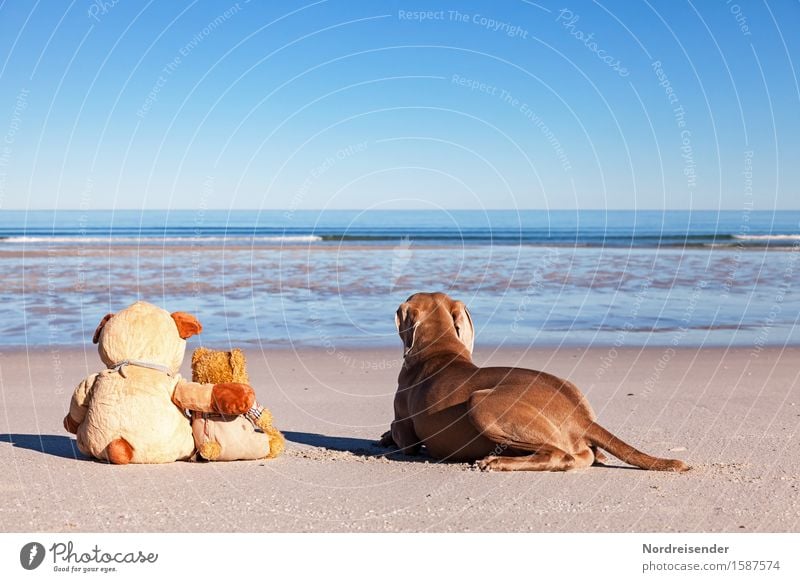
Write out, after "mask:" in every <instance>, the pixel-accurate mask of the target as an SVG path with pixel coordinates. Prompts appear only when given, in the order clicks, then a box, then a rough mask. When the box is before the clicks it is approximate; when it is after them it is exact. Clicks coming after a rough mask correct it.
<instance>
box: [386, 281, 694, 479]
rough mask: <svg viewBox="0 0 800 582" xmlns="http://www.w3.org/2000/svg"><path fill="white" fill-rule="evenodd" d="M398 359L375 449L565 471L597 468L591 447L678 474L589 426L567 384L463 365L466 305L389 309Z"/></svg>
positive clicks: (415, 303)
mask: <svg viewBox="0 0 800 582" xmlns="http://www.w3.org/2000/svg"><path fill="white" fill-rule="evenodd" d="M395 323H396V324H397V330H398V332H399V334H400V338H401V339H402V340H403V346H404V348H405V356H404V363H403V368H402V370H401V371H400V376H399V378H398V388H397V394H396V395H395V399H394V414H395V419H394V421H393V422H392V427H391V430H390V431H389V432H387V433H385V434H384V435H383V437H382V438H381V444H382V445H383V446H396V447H398V448H399V449H400V450H401V451H403V452H405V453H412V454H413V453H415V452H416V451H417V450H418V449H419V447H420V446H421V445H423V444H424V445H425V447H426V448H427V450H428V453H429V454H430V455H432V456H433V457H436V458H438V459H447V460H453V461H456V460H458V461H472V460H480V461H479V466H480V468H481V469H485V470H494V471H567V470H569V469H579V468H583V467H588V466H589V465H591V464H592V463H594V462H595V461H602V460H603V456H602V453H600V452H599V451H598V450H597V449H598V448H601V449H604V450H606V451H608V452H610V453H612V454H613V455H614V456H616V457H619V458H620V459H622V460H623V461H625V462H626V463H630V464H631V465H635V466H637V467H641V468H642V469H649V470H653V471H686V470H688V469H689V467H688V466H687V465H686V464H685V463H683V462H682V461H678V460H673V459H659V458H656V457H651V456H650V455H646V454H645V453H642V452H641V451H638V450H636V449H635V448H633V447H632V446H630V445H628V444H626V443H624V442H622V441H621V440H620V439H618V438H617V437H615V436H614V435H613V434H611V433H610V432H608V431H607V430H606V429H604V428H603V427H602V426H600V425H599V424H597V423H596V422H595V418H596V417H595V414H594V412H593V411H592V409H591V407H590V406H589V403H588V402H587V401H586V399H585V398H584V396H583V394H581V392H580V391H579V390H578V388H577V387H576V386H574V385H573V384H571V383H570V382H567V381H566V380H562V379H560V378H557V377H555V376H551V375H550V374H546V373H544V372H536V371H534V370H525V369H522V368H479V367H477V366H476V365H475V364H473V363H472V346H473V339H474V328H473V325H472V319H471V318H470V315H469V312H468V311H467V308H466V306H465V305H464V304H463V303H462V302H460V301H454V300H452V299H451V298H450V297H448V296H447V295H445V294H444V293H417V294H415V295H412V296H411V297H409V299H408V301H406V302H405V303H403V304H402V305H401V306H400V308H399V309H398V310H397V315H396V316H395Z"/></svg>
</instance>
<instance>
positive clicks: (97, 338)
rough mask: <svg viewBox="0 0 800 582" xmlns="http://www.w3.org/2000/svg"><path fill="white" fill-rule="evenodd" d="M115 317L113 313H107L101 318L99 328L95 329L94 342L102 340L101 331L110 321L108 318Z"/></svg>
mask: <svg viewBox="0 0 800 582" xmlns="http://www.w3.org/2000/svg"><path fill="white" fill-rule="evenodd" d="M112 317H114V314H113V313H107V314H106V316H105V317H104V318H103V319H101V320H100V323H98V324H97V329H96V330H94V336H92V343H93V344H96V343H98V342H99V341H100V332H101V331H103V328H104V327H105V326H106V324H107V323H108V320H109V319H111V318H112Z"/></svg>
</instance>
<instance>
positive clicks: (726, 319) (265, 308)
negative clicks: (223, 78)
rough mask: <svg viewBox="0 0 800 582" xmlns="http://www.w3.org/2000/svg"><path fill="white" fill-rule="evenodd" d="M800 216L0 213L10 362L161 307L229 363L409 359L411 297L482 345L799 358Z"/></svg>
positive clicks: (0, 311) (1, 340)
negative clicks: (310, 356)
mask: <svg viewBox="0 0 800 582" xmlns="http://www.w3.org/2000/svg"><path fill="white" fill-rule="evenodd" d="M798 258H800V211H774V212H771V211H754V210H750V209H744V210H740V211H611V210H609V211H606V210H580V211H575V210H555V211H553V210H524V211H522V210H520V211H516V210H503V211H498V210H491V211H473V210H463V211H444V210H441V211H435V210H403V211H401V210H391V211H390V210H387V211H375V210H324V211H323V210H316V211H307V210H269V211H263V210H262V211H259V210H248V211H243V210H235V211H224V210H209V209H195V210H169V211H166V210H164V211H139V210H135V211H134V210H114V211H111V210H109V211H94V210H93V211H89V210H86V211H82V210H57V211H56V210H50V211H3V212H2V213H0V262H2V274H3V277H2V279H1V280H0V300H1V301H0V326H2V333H0V346H4V347H8V348H12V347H17V348H19V347H46V346H59V347H61V346H80V345H85V344H90V343H91V337H92V333H93V331H94V329H95V326H96V325H97V322H98V321H99V320H100V319H101V318H102V317H103V315H105V314H106V313H109V312H114V311H117V310H120V309H123V308H124V307H126V306H127V305H129V304H130V303H132V302H134V301H137V300H146V301H150V302H152V303H155V304H157V305H160V306H163V307H164V308H166V309H168V310H170V311H189V312H192V313H194V314H195V315H196V316H197V317H198V319H200V321H201V322H202V323H203V333H202V334H201V336H198V337H197V338H193V339H192V340H191V341H192V342H193V343H196V344H203V345H208V346H213V347H221V348H224V347H229V346H241V347H261V348H265V349H267V348H269V349H272V348H281V347H283V348H310V347H316V348H321V349H324V350H326V351H328V352H330V353H332V352H335V351H337V350H342V349H345V348H354V347H356V348H357V347H362V346H363V347H376V346H386V347H391V346H395V347H397V348H398V350H399V349H400V342H399V339H398V338H397V334H396V330H395V327H394V313H395V311H396V309H397V307H398V305H399V304H400V303H402V302H403V301H404V300H405V299H406V298H407V297H408V296H409V295H411V294H413V293H415V292H420V291H443V292H445V293H448V294H449V295H451V296H452V297H454V298H457V299H460V300H461V301H464V302H465V303H466V304H467V306H468V307H469V309H470V312H471V315H472V319H473V322H474V325H475V329H476V346H477V347H481V346H484V347H486V348H494V347H501V346H519V347H535V346H559V345H570V346H587V347H588V346H594V345H600V346H609V347H610V348H621V347H645V346H651V345H652V346H668V347H674V348H678V347H696V346H748V347H750V348H751V349H753V350H760V349H762V348H763V347H765V346H782V345H797V344H799V343H800V331H799V330H798V317H799V316H800V291H798V284H799V283H800V262H799V261H798Z"/></svg>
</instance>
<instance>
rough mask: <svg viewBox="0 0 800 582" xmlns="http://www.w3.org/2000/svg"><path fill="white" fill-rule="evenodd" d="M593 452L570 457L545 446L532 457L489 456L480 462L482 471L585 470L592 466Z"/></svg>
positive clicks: (584, 452)
mask: <svg viewBox="0 0 800 582" xmlns="http://www.w3.org/2000/svg"><path fill="white" fill-rule="evenodd" d="M593 460H594V455H593V454H592V451H590V450H589V449H586V450H585V451H583V452H581V453H579V454H576V455H570V454H569V453H565V452H564V451H562V450H561V449H557V448H556V447H551V446H547V445H543V446H542V447H541V448H540V449H539V450H538V451H536V452H535V453H533V454H532V455H525V456H522V457H496V456H489V457H486V458H484V459H481V460H480V461H478V467H480V469H481V470H482V471H569V470H570V469H583V468H585V467H588V466H589V465H591V464H592V461H593Z"/></svg>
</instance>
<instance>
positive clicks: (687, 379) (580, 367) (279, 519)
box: [0, 346, 800, 532]
mask: <svg viewBox="0 0 800 582" xmlns="http://www.w3.org/2000/svg"><path fill="white" fill-rule="evenodd" d="M191 349H192V348H189V349H188V350H187V356H186V358H185V360H184V362H185V365H184V367H183V369H182V373H183V374H184V375H186V374H187V373H188V362H189V351H190V350H191ZM245 351H246V354H247V357H248V368H249V372H250V377H251V383H252V384H253V386H254V387H255V388H256V392H257V394H258V397H259V400H260V401H261V402H262V404H264V405H265V406H267V407H268V408H270V409H271V410H272V412H273V414H274V416H275V422H276V425H277V426H278V427H279V428H280V429H281V430H282V431H283V432H284V434H285V435H286V437H287V450H286V452H285V454H284V455H283V456H281V457H280V458H278V459H275V460H268V461H263V462H262V461H249V462H232V463H185V462H178V463H172V464H168V465H158V466H153V465H133V466H126V467H118V466H110V465H105V464H102V463H98V462H94V461H89V460H85V459H83V458H80V457H78V458H76V453H75V449H74V442H73V439H72V435H69V434H67V433H66V432H65V431H64V429H63V427H62V426H61V420H62V418H63V415H64V414H65V412H66V409H67V407H68V404H69V398H70V396H71V393H72V390H73V389H74V387H75V386H76V385H77V383H78V382H79V381H80V380H81V379H82V378H83V377H84V376H85V375H87V374H89V373H93V372H97V371H99V370H100V369H102V367H103V366H102V363H101V362H100V359H99V357H98V356H97V352H96V350H95V347H94V346H89V347H88V348H87V349H85V350H84V349H80V348H77V349H71V350H69V349H68V350H62V351H61V352H60V353H59V354H58V355H59V362H58V364H57V365H55V364H54V359H53V354H51V353H50V351H49V350H48V349H47V348H44V349H31V350H29V351H27V352H26V351H24V348H23V349H22V350H21V351H18V352H15V353H12V352H11V351H10V350H3V351H2V352H0V386H1V387H2V402H3V411H4V414H3V415H2V416H0V459H1V460H2V461H3V464H4V466H5V467H6V468H7V470H6V471H5V472H4V476H3V477H2V478H0V489H2V491H3V493H4V496H5V500H6V503H4V505H3V507H2V508H0V527H1V528H2V530H3V531H6V532H12V531H58V532H72V531H120V532H139V531H141V532H149V531H153V532H188V531H209V529H208V528H209V524H213V527H212V529H213V530H214V531H242V532H273V531H274V532H306V531H309V532H310V531H324V532H355V531H405V532H411V531H436V532H439V531H441V532H447V531H458V532H466V531H474V532H481V531H482V532H523V531H540V532H594V531H598V532H599V531H603V532H626V531H627V532H631V531H637V532H639V531H641V532H701V531H706V532H735V531H747V532H754V531H776V532H792V531H798V528H800V468H798V466H800V450H798V447H797V446H796V445H795V444H793V443H796V438H797V434H798V433H800V371H799V370H798V368H797V362H798V361H800V347H785V348H764V349H763V350H762V351H761V352H760V353H759V354H758V355H757V356H756V357H752V356H750V355H749V354H748V352H749V351H750V350H746V349H743V348H704V349H692V348H676V349H675V353H674V355H672V356H671V357H670V358H669V359H668V360H667V361H663V358H662V356H663V354H664V349H663V348H616V349H615V351H616V353H615V355H614V357H613V358H612V357H610V356H609V348H607V347H606V348H599V347H592V348H579V347H567V346H563V347H561V348H529V349H525V348H508V347H503V348H499V349H495V348H491V347H488V348H487V347H485V346H478V347H477V348H476V355H475V361H476V363H478V364H479V365H488V364H491V365H512V366H513V365H517V366H523V367H531V368H535V369H540V370H544V371H548V372H550V373H553V374H556V375H559V376H561V377H564V378H568V379H570V380H571V381H573V382H574V383H576V384H577V385H578V387H579V388H581V390H582V391H583V392H584V394H585V395H586V396H587V398H588V399H589V402H590V403H591V404H592V406H593V408H594V409H595V411H596V413H597V415H598V418H599V422H600V423H601V424H602V425H603V426H605V427H606V428H608V429H609V430H611V431H612V432H613V433H615V434H617V435H618V436H619V437H620V438H623V439H624V440H626V441H627V442H629V443H631V444H633V445H634V446H636V447H637V448H640V449H642V450H644V451H645V452H648V453H650V454H653V455H659V456H667V457H672V458H679V459H681V460H684V461H686V462H688V463H689V464H690V465H692V467H693V469H692V470H691V471H689V472H688V473H686V474H682V475H676V474H665V473H654V472H647V471H641V470H635V469H631V468H629V467H627V466H625V465H624V464H623V463H621V462H619V461H617V460H616V459H613V458H611V459H610V460H609V466H608V467H591V468H589V469H585V470H581V471H574V472H569V473H527V472H519V473H482V472H480V471H478V470H477V469H476V468H475V466H474V465H473V464H468V463H438V462H435V461H433V460H431V459H429V458H426V457H405V456H401V455H396V454H387V453H388V451H386V450H385V449H380V448H378V447H377V446H375V445H374V441H375V440H376V439H377V438H378V437H379V436H380V434H381V433H382V432H383V431H384V430H386V429H387V428H388V425H389V422H390V421H391V419H392V400H393V395H394V391H395V388H396V383H395V382H396V376H397V373H398V370H399V367H400V363H401V360H400V356H401V350H400V349H399V347H397V348H393V349H384V348H380V349H347V348H343V349H338V350H337V352H336V354H334V355H326V354H325V353H324V352H323V351H322V350H320V349H318V350H309V349H298V350H291V349H284V350H274V349H269V350H264V352H263V353H262V351H261V350H258V349H255V350H253V349H246V350H245ZM340 356H341V357H340Z"/></svg>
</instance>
